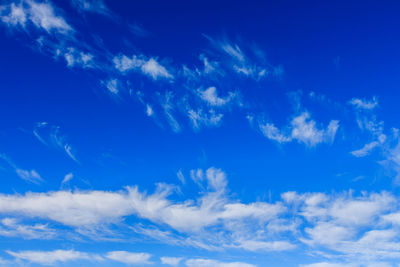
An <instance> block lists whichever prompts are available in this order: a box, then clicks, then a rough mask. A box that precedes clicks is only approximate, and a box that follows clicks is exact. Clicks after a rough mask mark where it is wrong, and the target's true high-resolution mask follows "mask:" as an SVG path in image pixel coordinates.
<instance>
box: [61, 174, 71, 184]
mask: <svg viewBox="0 0 400 267" xmlns="http://www.w3.org/2000/svg"><path fill="white" fill-rule="evenodd" d="M72 178H74V175H73V174H72V173H68V174H66V175H65V176H64V179H63V180H62V182H61V184H66V183H68V182H69V181H71V180H72Z"/></svg>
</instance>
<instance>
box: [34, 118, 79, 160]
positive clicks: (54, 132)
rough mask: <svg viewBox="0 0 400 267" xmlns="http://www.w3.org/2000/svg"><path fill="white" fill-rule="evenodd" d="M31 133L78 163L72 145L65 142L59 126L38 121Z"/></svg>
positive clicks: (65, 139)
mask: <svg viewBox="0 0 400 267" xmlns="http://www.w3.org/2000/svg"><path fill="white" fill-rule="evenodd" d="M33 134H34V136H35V137H36V138H37V139H38V140H39V141H40V142H41V143H42V144H44V145H46V146H53V147H55V148H57V149H59V150H62V151H64V153H65V154H66V155H67V156H68V157H69V158H70V159H72V160H73V161H75V162H76V163H79V161H78V159H77V157H76V155H75V153H74V150H73V148H72V146H71V145H70V144H69V143H68V142H67V138H66V136H64V135H63V134H62V133H61V131H60V127H59V126H56V125H50V124H48V123H47V122H39V123H37V124H36V126H35V128H34V129H33Z"/></svg>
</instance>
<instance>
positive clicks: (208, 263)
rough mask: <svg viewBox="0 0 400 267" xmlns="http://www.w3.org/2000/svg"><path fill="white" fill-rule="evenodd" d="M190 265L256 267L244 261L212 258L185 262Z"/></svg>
mask: <svg viewBox="0 0 400 267" xmlns="http://www.w3.org/2000/svg"><path fill="white" fill-rule="evenodd" d="M185 264H186V266H188V267H256V265H253V264H249V263H244V262H223V261H217V260H210V259H189V260H187V261H186V262H185Z"/></svg>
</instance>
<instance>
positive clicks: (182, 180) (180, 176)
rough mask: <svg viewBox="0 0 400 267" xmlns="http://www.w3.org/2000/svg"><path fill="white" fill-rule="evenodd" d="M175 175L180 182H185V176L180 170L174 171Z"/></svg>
mask: <svg viewBox="0 0 400 267" xmlns="http://www.w3.org/2000/svg"><path fill="white" fill-rule="evenodd" d="M176 177H178V179H179V181H180V182H181V183H182V184H185V183H186V180H185V176H184V175H183V173H182V170H179V171H178V172H177V173H176Z"/></svg>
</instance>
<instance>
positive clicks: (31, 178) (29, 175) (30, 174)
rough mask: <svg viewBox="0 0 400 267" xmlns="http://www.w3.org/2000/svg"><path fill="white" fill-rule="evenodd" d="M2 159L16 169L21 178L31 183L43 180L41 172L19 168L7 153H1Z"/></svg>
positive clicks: (0, 157)
mask: <svg viewBox="0 0 400 267" xmlns="http://www.w3.org/2000/svg"><path fill="white" fill-rule="evenodd" d="M0 159H2V160H4V161H5V162H6V163H7V165H8V166H9V167H11V168H12V169H13V171H15V173H16V174H17V175H18V177H20V178H21V179H23V180H25V181H28V182H30V183H34V184H39V183H41V182H43V179H42V177H40V175H39V173H38V172H37V171H35V170H24V169H21V168H19V167H18V166H17V165H16V164H15V163H14V162H13V161H12V160H11V159H10V158H9V157H7V156H6V155H5V154H0Z"/></svg>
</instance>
